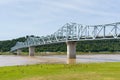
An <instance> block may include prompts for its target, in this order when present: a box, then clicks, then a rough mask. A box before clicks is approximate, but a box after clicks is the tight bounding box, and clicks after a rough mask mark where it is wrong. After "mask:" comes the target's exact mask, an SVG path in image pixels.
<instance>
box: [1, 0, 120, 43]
mask: <svg viewBox="0 0 120 80" xmlns="http://www.w3.org/2000/svg"><path fill="white" fill-rule="evenodd" d="M119 7H120V0H0V41H1V40H11V39H15V38H19V37H24V36H26V35H36V36H45V35H49V34H52V33H54V32H55V31H57V30H58V29H59V28H61V27H62V26H63V25H64V24H66V23H70V22H75V23H79V24H84V25H97V24H107V23H114V22H120V8H119Z"/></svg>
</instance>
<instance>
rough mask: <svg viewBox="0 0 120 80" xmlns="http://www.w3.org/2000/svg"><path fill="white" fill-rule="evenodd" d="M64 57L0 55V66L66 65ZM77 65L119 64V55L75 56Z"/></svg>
mask: <svg viewBox="0 0 120 80" xmlns="http://www.w3.org/2000/svg"><path fill="white" fill-rule="evenodd" d="M66 62H67V56H66V55H50V56H34V57H29V56H15V55H0V66H14V65H27V64H44V63H66ZM76 62H77V63H90V62H120V55H119V54H109V55H107V54H99V55H98V54H97V55H77V58H76Z"/></svg>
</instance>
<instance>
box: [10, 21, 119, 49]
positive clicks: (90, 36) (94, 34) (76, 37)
mask: <svg viewBox="0 0 120 80" xmlns="http://www.w3.org/2000/svg"><path fill="white" fill-rule="evenodd" d="M119 38H120V22H117V23H111V24H104V25H85V26H84V25H81V24H77V23H67V24H65V25H64V26H63V27H61V28H60V29H58V30H57V31H56V32H55V33H53V34H51V35H47V36H41V37H30V36H29V37H27V38H26V41H25V42H17V43H16V45H15V46H14V47H12V48H11V51H15V50H18V49H21V48H26V47H30V46H39V45H46V44H52V43H61V42H68V41H83V40H102V39H119Z"/></svg>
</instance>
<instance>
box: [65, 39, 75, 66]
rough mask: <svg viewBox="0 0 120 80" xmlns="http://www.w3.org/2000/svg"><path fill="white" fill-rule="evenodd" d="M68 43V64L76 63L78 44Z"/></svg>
mask: <svg viewBox="0 0 120 80" xmlns="http://www.w3.org/2000/svg"><path fill="white" fill-rule="evenodd" d="M66 43H67V64H74V63H76V42H73V41H68V42H66Z"/></svg>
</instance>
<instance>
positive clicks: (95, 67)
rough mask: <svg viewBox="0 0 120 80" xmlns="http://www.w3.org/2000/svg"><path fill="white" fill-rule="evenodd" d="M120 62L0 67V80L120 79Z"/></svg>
mask: <svg viewBox="0 0 120 80" xmlns="http://www.w3.org/2000/svg"><path fill="white" fill-rule="evenodd" d="M119 79H120V63H91V64H76V65H66V64H40V65H26V66H13V67H0V80H119Z"/></svg>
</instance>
